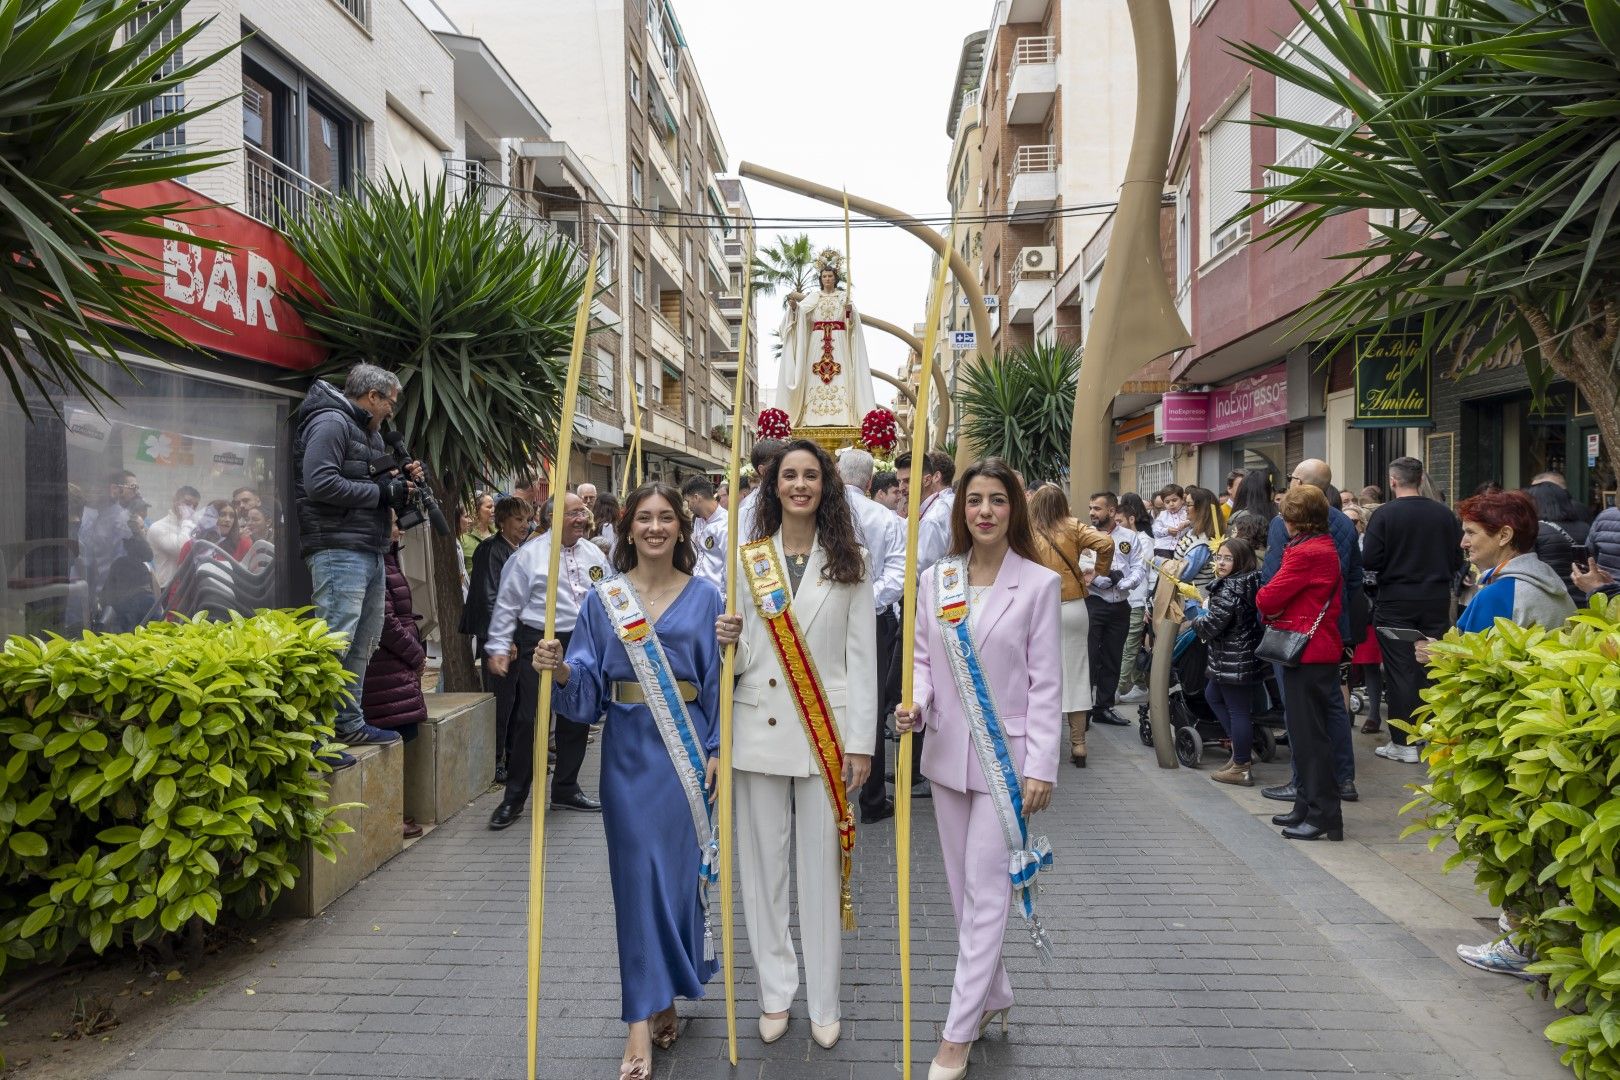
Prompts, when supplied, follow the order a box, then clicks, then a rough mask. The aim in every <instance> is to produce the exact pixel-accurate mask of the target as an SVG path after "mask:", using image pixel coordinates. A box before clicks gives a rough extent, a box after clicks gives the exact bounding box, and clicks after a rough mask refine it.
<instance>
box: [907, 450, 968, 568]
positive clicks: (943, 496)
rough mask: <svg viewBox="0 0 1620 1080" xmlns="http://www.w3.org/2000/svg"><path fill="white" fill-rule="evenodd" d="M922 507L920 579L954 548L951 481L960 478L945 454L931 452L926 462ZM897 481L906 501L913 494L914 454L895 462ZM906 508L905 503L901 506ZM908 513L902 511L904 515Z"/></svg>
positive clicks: (918, 555) (918, 563) (918, 558)
mask: <svg viewBox="0 0 1620 1080" xmlns="http://www.w3.org/2000/svg"><path fill="white" fill-rule="evenodd" d="M922 470H923V478H922V497H923V498H922V506H921V507H920V508H919V509H918V514H919V515H920V518H921V524H919V525H918V526H917V572H918V574H919V575H921V574H922V572H923V571H925V570H927V569H928V568H929V567H930V566H933V565H934V564H935V563H937V562H938V561H939V560H940V559H941V558H943V557H944V555H945V553H946V552H947V551H949V550H950V548H951V507H952V506H953V505H955V503H956V492H955V491H953V490H952V489H951V481H952V480H953V479H955V477H956V462H955V461H953V460H952V459H951V456H950V455H949V454H947V453H945V452H944V451H943V450H930V451H928V453H926V454H924V455H923V460H922ZM894 474H895V478H896V479H897V480H899V482H900V490H901V492H902V493H903V494H902V498H903V499H904V498H907V497H909V494H907V493H909V492H910V491H911V454H910V452H907V453H904V454H901V455H900V456H899V457H897V458H895V459H894ZM900 505H901V506H902V507H904V506H905V505H906V503H905V502H904V501H902V502H901V504H900ZM904 512H905V511H904V509H902V510H901V513H902V514H903V513H904Z"/></svg>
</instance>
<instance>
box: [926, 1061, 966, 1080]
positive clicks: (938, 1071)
mask: <svg viewBox="0 0 1620 1080" xmlns="http://www.w3.org/2000/svg"><path fill="white" fill-rule="evenodd" d="M967 1070H968V1067H967V1066H966V1065H961V1066H958V1067H957V1068H954V1069H953V1068H950V1067H949V1066H946V1065H941V1064H940V1063H939V1062H937V1061H930V1062H929V1063H928V1080H962V1077H964V1076H966V1075H967Z"/></svg>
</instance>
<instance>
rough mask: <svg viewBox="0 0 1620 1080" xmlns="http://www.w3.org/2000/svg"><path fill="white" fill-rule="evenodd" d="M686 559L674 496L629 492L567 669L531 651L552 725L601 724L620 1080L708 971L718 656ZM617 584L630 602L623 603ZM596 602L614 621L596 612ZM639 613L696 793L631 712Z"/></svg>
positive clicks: (712, 596) (639, 713) (687, 546)
mask: <svg viewBox="0 0 1620 1080" xmlns="http://www.w3.org/2000/svg"><path fill="white" fill-rule="evenodd" d="M696 556H697V552H696V549H695V547H694V546H693V543H692V525H691V521H690V520H689V519H688V518H687V516H686V514H685V513H684V512H682V510H681V496H680V494H679V493H678V492H677V491H676V490H675V489H674V488H672V487H670V486H669V485H668V484H661V483H649V484H646V485H644V486H642V487H640V488H638V489H637V490H636V491H634V492H632V493H631V495H630V498H629V500H628V502H627V503H626V504H625V509H624V517H623V524H622V525H621V526H620V532H619V535H618V537H617V538H616V539H615V541H614V546H613V566H614V569H616V570H617V571H618V572H619V575H621V576H616V577H613V578H611V579H610V580H609V581H608V582H606V583H604V584H603V585H602V586H600V587H598V588H596V589H593V590H592V592H591V594H590V595H589V596H588V597H586V600H585V604H584V605H583V607H582V609H581V611H580V617H579V622H578V624H577V626H576V628H575V630H574V635H573V638H572V639H571V640H570V642H569V645H568V654H567V657H566V659H565V658H564V657H563V655H562V649H561V646H560V645H559V643H558V642H556V641H555V640H552V641H543V642H541V643H540V644H539V645H538V646H537V647H536V648H535V651H534V660H533V663H534V666H535V668H536V669H537V670H540V671H544V670H546V669H547V668H550V669H551V670H552V671H553V672H554V678H555V682H556V687H557V691H556V705H555V707H556V709H557V711H558V713H559V714H560V715H561V716H563V717H564V718H565V719H568V720H571V721H573V722H575V723H580V724H589V723H592V722H594V721H595V720H596V718H597V717H599V716H601V715H602V714H603V713H604V712H605V713H606V714H607V725H606V727H605V729H604V732H603V736H602V783H601V790H602V821H603V825H604V827H605V828H606V830H607V844H608V869H609V872H610V875H611V877H612V884H613V909H614V923H615V925H616V928H617V931H618V941H619V980H620V985H621V992H622V1002H623V1018H624V1022H625V1023H626V1024H628V1025H630V1030H629V1033H628V1036H627V1037H626V1039H625V1048H624V1058H623V1060H622V1063H621V1064H620V1067H619V1075H620V1076H621V1077H622V1078H624V1080H645V1078H647V1077H648V1076H650V1075H651V1071H652V1070H651V1058H652V1046H653V1045H654V1044H656V1045H658V1046H659V1047H661V1048H667V1047H668V1046H669V1045H670V1044H671V1043H673V1042H674V1041H675V1038H676V1035H677V1034H678V1032H679V1019H678V1017H677V1016H676V1013H675V999H676V998H681V997H683V998H688V999H697V998H701V997H703V986H704V984H705V983H706V982H708V981H709V979H710V977H711V976H713V975H714V973H715V971H716V970H717V968H718V964H717V963H716V961H715V960H714V958H713V950H712V939H710V940H708V941H706V931H707V925H706V920H705V912H704V900H703V890H702V888H701V885H700V882H701V881H702V870H701V869H700V868H704V867H705V864H704V861H703V855H702V844H701V842H700V839H699V832H698V830H699V824H698V823H699V820H700V815H703V814H704V812H705V811H707V810H708V809H709V806H710V804H712V802H713V799H714V793H715V776H716V773H717V771H718V768H719V759H718V757H717V756H716V755H717V753H718V748H719V745H720V732H719V699H720V648H719V645H718V644H717V643H716V642H715V637H714V633H713V627H714V621H715V618H716V617H717V616H718V615H720V613H721V611H722V610H723V607H724V601H723V600H722V598H721V595H720V591H719V590H718V589H716V588H715V587H714V586H713V585H712V584H710V583H709V582H707V581H703V580H700V579H694V578H693V577H692V569H693V566H694V564H695V562H696ZM625 584H628V585H629V586H630V588H632V589H633V590H634V592H633V593H626V592H625V591H624V590H623V588H622V586H624V585H625ZM615 586H619V587H620V588H619V590H618V591H615ZM604 591H606V592H607V593H608V595H609V596H611V597H613V603H614V606H615V609H616V610H615V611H610V610H609V606H608V604H607V603H604V600H603V595H602V594H603V592H604ZM638 610H639V613H640V614H641V615H642V616H644V618H645V625H646V626H651V627H652V629H653V631H654V633H655V634H656V637H657V639H658V641H659V642H660V643H661V645H662V651H663V654H664V656H666V657H667V658H668V667H669V674H670V675H671V676H672V677H673V678H674V679H675V680H677V686H678V688H679V692H680V697H681V699H682V700H683V701H684V702H685V706H686V715H687V716H688V717H689V718H690V724H689V726H685V725H669V724H668V719H669V716H668V712H669V711H666V713H665V721H664V722H665V724H666V727H667V728H668V730H670V731H673V732H678V731H680V730H682V729H683V728H684V730H686V732H687V735H688V737H689V738H691V739H692V745H691V746H690V748H689V749H690V753H691V760H692V761H693V763H694V766H695V765H696V764H702V765H703V766H704V767H705V768H704V770H703V771H704V775H703V777H702V780H701V787H699V786H698V785H699V783H700V781H698V780H697V777H696V770H695V768H694V769H689V770H687V774H688V777H690V785H691V786H690V788H689V787H688V786H687V782H686V781H683V779H682V778H681V777H680V776H678V775H677V773H676V771H675V767H674V761H675V760H676V759H677V758H679V757H680V754H679V750H680V747H681V740H680V739H679V738H678V737H675V736H672V741H671V742H666V738H665V728H661V727H660V721H659V720H657V719H655V717H654V714H653V711H652V710H651V709H649V707H648V706H647V705H646V704H645V703H644V702H645V700H646V699H645V696H644V694H643V691H642V684H641V683H640V682H638V676H637V671H636V669H635V667H634V666H632V663H631V658H630V654H629V653H628V652H627V651H626V647H625V644H624V640H626V638H625V637H623V636H622V635H625V634H628V635H630V639H631V640H633V639H634V636H635V635H636V634H637V633H642V634H644V633H645V627H641V628H639V629H637V628H636V627H635V623H636V619H635V614H636V613H637V611H638ZM627 612H628V613H629V617H628V619H627V618H626V613H627ZM645 643H646V640H645V638H643V639H642V642H641V645H642V646H645ZM644 663H645V661H644ZM654 685H656V682H655V683H654ZM670 711H672V710H670ZM699 743H700V744H701V750H699V749H698V744H699ZM672 745H673V747H674V749H672V748H671V747H672ZM682 760H683V762H684V760H686V759H684V758H682ZM711 835H712V828H711ZM705 839H706V838H705ZM716 865H717V864H716Z"/></svg>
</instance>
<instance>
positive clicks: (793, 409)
mask: <svg viewBox="0 0 1620 1080" xmlns="http://www.w3.org/2000/svg"><path fill="white" fill-rule="evenodd" d="M844 274H845V271H844V256H843V255H841V254H840V253H839V252H838V251H837V250H835V249H833V248H827V249H825V250H823V251H822V252H821V254H819V255H817V256H816V281H817V282H818V288H817V289H816V290H815V291H814V292H813V293H811V294H810V295H809V296H808V297H807V296H805V295H804V294H803V293H799V292H793V293H790V294H789V295H788V298H787V315H786V316H785V317H784V318H783V320H782V326H781V329H780V331H778V332H779V334H780V335H781V339H782V367H781V373H780V375H779V376H778V385H777V391H776V393H777V400H778V402H780V404H781V407H782V410H783V411H784V412H786V413H787V414H788V421H789V423H791V424H792V425H793V429H794V430H795V431H797V430H799V429H800V428H817V427H844V428H854V427H856V426H858V425H859V424H860V422H861V420H862V419H864V418H865V416H866V414H867V413H869V412H871V411H872V410H873V409H875V408H877V398H876V396H875V395H874V394H873V393H872V371H871V367H870V366H869V365H868V363H867V360H866V338H865V335H864V333H863V332H862V326H861V315H860V312H859V311H858V310H856V307H855V304H854V302H853V301H851V300H850V296H849V282H848V280H847V279H846V278H845V276H844Z"/></svg>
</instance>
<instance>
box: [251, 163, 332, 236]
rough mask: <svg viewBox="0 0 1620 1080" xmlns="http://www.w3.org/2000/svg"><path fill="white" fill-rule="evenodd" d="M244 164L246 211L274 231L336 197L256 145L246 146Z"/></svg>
mask: <svg viewBox="0 0 1620 1080" xmlns="http://www.w3.org/2000/svg"><path fill="white" fill-rule="evenodd" d="M242 164H243V166H244V168H245V171H246V184H245V189H244V191H243V199H242V209H243V211H244V212H246V214H247V215H248V216H249V217H251V218H256V219H257V220H259V221H262V222H264V223H265V224H266V225H269V226H271V227H272V228H276V229H280V228H283V227H285V225H286V223H287V222H288V221H289V220H290V219H292V218H295V217H299V216H301V215H302V214H304V213H305V212H307V211H308V210H309V208H310V207H311V206H315V205H318V204H320V203H322V202H325V201H327V200H329V199H331V198H332V197H333V196H332V192H331V191H329V190H327V189H326V188H325V187H323V186H322V185H321V184H318V183H316V182H315V181H314V180H311V179H310V178H309V177H307V176H305V175H304V174H303V173H301V172H299V171H298V170H297V169H295V168H293V167H292V166H291V165H288V164H286V163H285V162H282V161H277V160H276V159H275V158H273V157H271V156H270V155H269V154H267V153H265V152H264V151H263V150H260V149H259V148H258V147H257V146H253V145H252V144H244V145H243V147H242Z"/></svg>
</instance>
